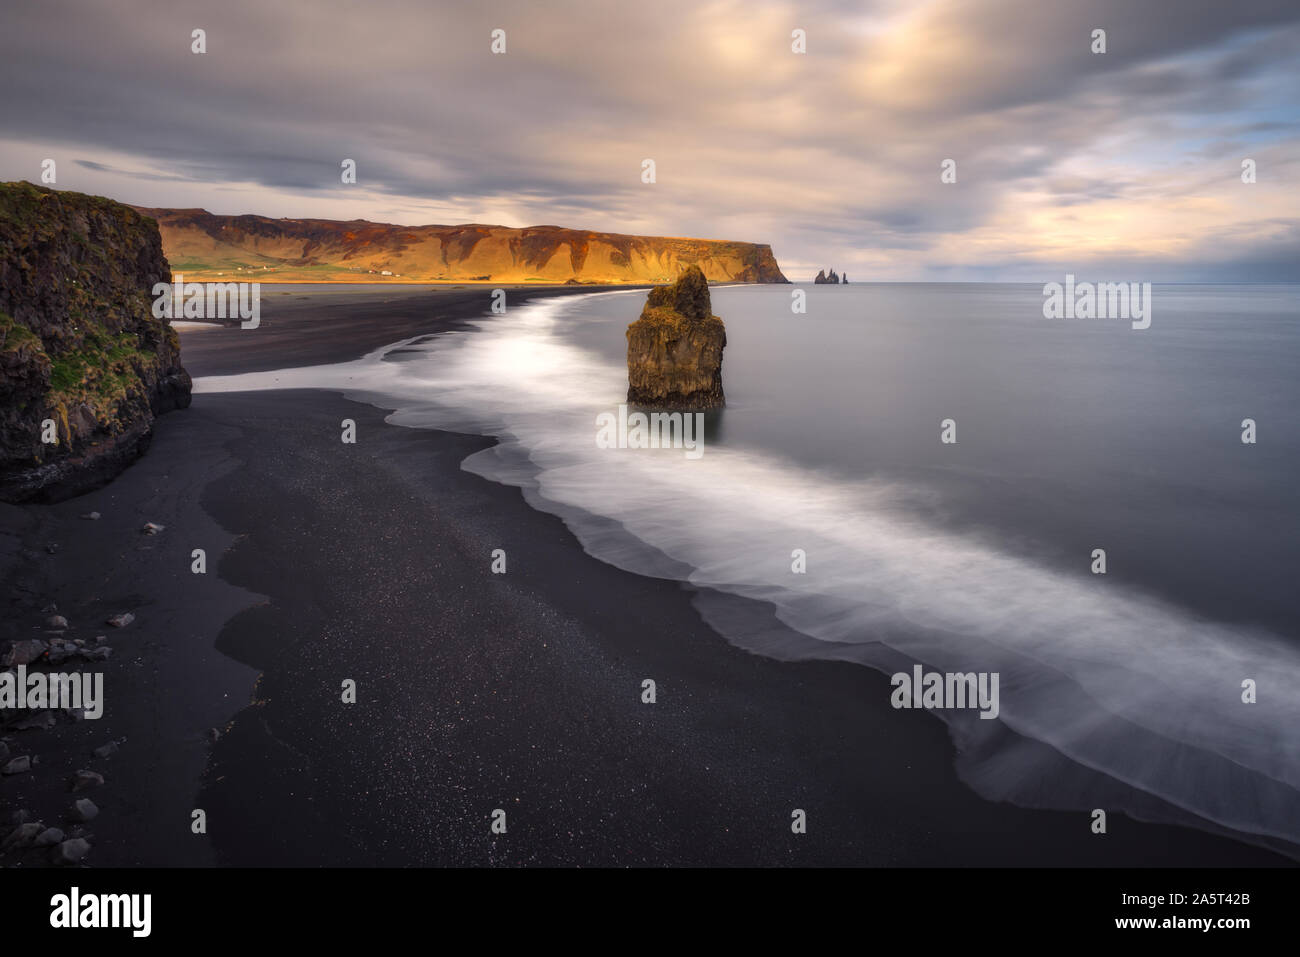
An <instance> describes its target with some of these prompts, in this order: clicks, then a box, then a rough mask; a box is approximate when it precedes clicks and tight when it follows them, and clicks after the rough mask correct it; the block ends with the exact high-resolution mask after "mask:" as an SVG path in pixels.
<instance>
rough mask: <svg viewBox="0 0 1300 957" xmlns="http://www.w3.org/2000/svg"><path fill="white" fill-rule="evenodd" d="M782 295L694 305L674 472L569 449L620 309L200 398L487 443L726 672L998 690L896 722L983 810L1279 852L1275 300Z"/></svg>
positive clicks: (1291, 568)
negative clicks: (307, 392) (693, 354)
mask: <svg viewBox="0 0 1300 957" xmlns="http://www.w3.org/2000/svg"><path fill="white" fill-rule="evenodd" d="M800 288H801V289H802V290H803V291H804V293H806V296H807V300H806V307H807V308H806V312H804V313H802V314H800V313H795V312H792V310H791V301H792V291H793V289H792V287H789V286H732V287H717V288H715V289H714V290H713V311H714V312H715V313H716V314H717V315H719V316H721V317H722V318H723V320H724V321H725V322H726V324H727V335H728V345H727V349H726V353H725V356H724V363H723V382H724V387H725V390H726V394H727V400H728V404H727V407H726V409H724V410H721V411H719V412H716V413H710V414H709V415H708V416H707V417H706V426H705V438H704V450H705V452H704V454H703V455H702V456H699V457H688V456H686V455H684V454H683V451H682V450H680V449H611V448H599V447H598V446H597V443H596V441H595V439H596V434H597V417H598V416H599V415H601V413H607V412H616V411H617V408H618V406H619V404H620V403H621V402H623V400H624V397H625V394H626V388H627V379H626V366H625V349H626V342H625V339H624V330H625V329H626V326H627V324H628V323H629V322H631V321H632V320H633V319H635V318H636V316H637V315H638V313H639V311H640V308H641V304H642V302H643V301H644V296H645V293H644V290H636V291H617V292H600V293H593V294H591V295H585V296H574V297H560V298H554V299H547V300H541V301H536V302H533V303H522V304H517V303H512V304H511V305H510V306H509V309H508V311H507V313H506V314H505V315H502V316H494V315H485V316H484V318H483V319H482V320H480V321H479V322H478V323H477V328H476V329H473V330H470V331H465V332H451V333H444V334H439V335H433V336H427V337H417V338H414V339H410V340H406V341H404V342H401V343H395V344H393V345H392V346H388V347H385V348H383V349H379V350H376V351H375V352H374V353H372V354H370V355H369V356H367V357H366V358H364V359H361V360H358V361H356V362H350V363H343V364H339V365H331V366H316V367H309V368H302V369H294V370H281V371H278V372H274V373H252V374H247V375H241V376H226V377H209V378H205V379H200V380H197V381H196V392H204V391H225V390H242V389H273V388H292V387H312V388H326V389H338V390H342V391H344V392H345V393H347V394H349V395H350V396H353V397H356V398H361V399H365V400H367V401H370V402H373V403H374V404H375V405H378V406H380V407H381V408H385V409H393V410H394V411H393V412H392V414H391V415H390V417H389V421H391V422H393V423H395V424H398V425H403V426H408V427H412V428H438V429H450V430H454V431H461V432H473V433H480V434H486V435H493V436H496V437H498V438H499V440H500V442H499V444H498V445H496V446H495V447H493V448H491V449H488V450H486V451H484V452H481V453H478V454H476V455H474V456H471V457H470V458H469V459H467V460H466V461H465V463H464V465H463V467H464V468H465V469H467V470H469V471H471V472H474V473H477V474H479V475H482V476H484V477H485V478H488V479H490V480H492V481H495V482H501V483H506V484H511V485H516V486H519V487H520V488H521V489H522V490H523V491H524V494H525V495H526V497H527V498H528V501H529V502H530V503H531V504H533V505H534V506H535V507H538V508H541V509H544V510H546V511H549V512H552V513H554V514H557V515H559V516H560V517H561V518H563V519H564V521H565V522H566V524H567V525H568V526H569V528H570V529H571V530H572V531H573V532H574V534H575V535H576V536H577V537H578V538H579V540H580V541H581V542H582V544H583V546H584V548H585V549H586V550H587V551H588V552H589V553H591V554H593V555H595V556H596V557H598V558H600V559H602V560H604V561H607V562H609V563H611V564H614V565H617V566H619V567H622V568H625V569H628V570H631V571H635V572H638V573H641V574H647V575H655V576H659V577H664V578H671V579H677V580H680V581H682V582H683V583H685V584H686V586H688V587H690V588H691V589H693V590H694V593H695V600H696V604H697V607H698V608H699V610H700V612H701V614H702V615H703V616H704V617H705V618H706V619H707V620H708V621H709V622H710V623H711V624H712V625H713V626H714V627H715V628H716V629H717V630H718V631H719V632H720V633H721V634H723V635H724V636H725V637H726V638H727V639H728V640H729V641H732V642H733V643H735V644H737V645H739V646H741V647H744V648H746V649H748V650H750V651H752V652H754V653H756V654H761V655H766V656H770V657H775V658H780V659H786V660H797V659H807V658H831V659H837V660H843V661H848V662H856V663H858V664H860V665H863V666H867V667H872V668H876V669H878V670H880V671H883V672H884V673H886V674H893V673H895V672H903V673H909V674H910V673H911V672H912V670H913V668H914V666H916V665H921V666H923V668H924V669H926V670H935V671H939V672H963V673H965V672H977V673H995V674H997V675H998V676H999V678H1000V682H999V687H1000V703H999V708H998V713H997V718H996V719H995V720H984V719H981V718H980V717H979V714H978V712H977V711H974V710H970V709H967V710H948V711H944V710H939V711H928V712H924V713H922V712H917V720H926V718H925V717H923V714H928V715H931V716H937V717H940V718H942V719H943V720H945V721H946V722H947V723H948V727H949V731H950V734H951V736H952V739H953V741H954V743H955V745H956V748H957V758H956V760H957V767H958V771H959V773H960V775H961V777H962V779H963V780H964V781H965V782H966V783H967V784H968V785H969V786H970V787H972V788H973V789H974V790H975V791H976V792H977V793H979V794H981V795H983V796H984V797H986V798H988V799H990V800H1001V801H1010V802H1013V803H1016V804H1020V805H1023V806H1027V807H1052V808H1067V809H1077V810H1082V811H1091V810H1092V809H1097V808H1100V809H1104V810H1107V811H1108V813H1110V812H1114V811H1120V812H1124V813H1127V814H1129V815H1131V816H1133V817H1136V818H1139V819H1144V820H1159V821H1167V822H1175V823H1182V824H1188V825H1192V826H1196V827H1200V828H1203V829H1206V830H1213V831H1217V832H1220V833H1224V832H1227V833H1233V834H1236V835H1237V836H1239V837H1241V838H1242V839H1244V840H1248V841H1251V842H1255V843H1260V844H1265V845H1268V846H1274V847H1278V848H1280V849H1282V850H1285V851H1286V852H1288V853H1291V854H1292V855H1296V854H1297V851H1296V847H1297V846H1300V627H1298V625H1300V589H1297V588H1296V587H1295V575H1296V570H1297V569H1298V568H1300V487H1298V486H1297V482H1296V477H1297V475H1300V428H1298V427H1297V423H1296V415H1297V410H1298V409H1300V382H1298V381H1297V376H1296V374H1295V370H1296V369H1297V368H1300V325H1298V323H1300V286H1293V285H1276V286H1265V285H1157V286H1155V287H1154V292H1153V299H1152V310H1151V324H1150V327H1149V328H1146V329H1134V328H1132V327H1131V324H1130V323H1129V322H1128V321H1126V320H1119V319H1048V318H1044V315H1043V301H1044V295H1043V290H1042V287H1041V286H1036V285H1011V284H878V285H877V284H855V285H849V286H812V285H808V286H802V287H800ZM485 310H486V296H485ZM1248 419H1249V420H1252V421H1253V423H1254V426H1253V429H1254V438H1255V441H1254V442H1252V443H1247V442H1243V441H1242V437H1243V431H1245V429H1246V428H1247V426H1246V425H1244V424H1243V423H1244V421H1245V420H1248ZM945 429H946V430H947V433H948V435H949V436H950V437H955V441H952V442H944V441H942V440H941V436H942V434H943V432H944V430H945ZM1099 549H1100V550H1104V553H1105V573H1104V574H1097V573H1095V572H1094V569H1096V568H1097V554H1098V552H1097V550H1099ZM796 569H799V570H796ZM635 613H636V612H635V609H629V614H630V615H635ZM863 760H864V761H869V760H870V755H863Z"/></svg>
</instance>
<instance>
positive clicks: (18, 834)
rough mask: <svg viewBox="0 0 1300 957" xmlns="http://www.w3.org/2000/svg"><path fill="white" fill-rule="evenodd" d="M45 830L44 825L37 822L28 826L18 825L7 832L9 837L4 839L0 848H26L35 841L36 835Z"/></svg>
mask: <svg viewBox="0 0 1300 957" xmlns="http://www.w3.org/2000/svg"><path fill="white" fill-rule="evenodd" d="M43 830H45V825H44V824H41V823H39V822H37V821H33V822H32V823H30V824H19V825H18V826H17V827H16V828H14V829H13V830H12V831H10V832H9V836H8V837H6V838H5V839H4V843H3V844H2V845H0V847H27V846H28V845H30V844H31V843H32V841H34V840H36V835H37V834H39V833H41V831H43Z"/></svg>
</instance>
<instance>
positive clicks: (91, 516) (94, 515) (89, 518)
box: [81, 512, 99, 522]
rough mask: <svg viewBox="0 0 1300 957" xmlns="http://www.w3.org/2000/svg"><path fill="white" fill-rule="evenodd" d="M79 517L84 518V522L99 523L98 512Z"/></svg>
mask: <svg viewBox="0 0 1300 957" xmlns="http://www.w3.org/2000/svg"><path fill="white" fill-rule="evenodd" d="M81 517H82V518H84V519H86V521H88V522H97V521H99V513H98V512H87V513H86V514H85V515H83V516H81Z"/></svg>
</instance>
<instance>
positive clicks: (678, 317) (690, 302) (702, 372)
mask: <svg viewBox="0 0 1300 957" xmlns="http://www.w3.org/2000/svg"><path fill="white" fill-rule="evenodd" d="M712 310H713V306H712V302H711V300H710V297H709V284H708V281H707V280H706V279H705V278H704V273H703V272H702V271H701V270H700V268H699V267H698V266H688V267H687V268H686V269H685V270H683V271H682V274H681V276H680V278H678V280H677V281H676V282H675V283H673V284H672V285H671V286H656V287H655V288H654V289H651V290H650V294H649V295H648V296H647V297H646V304H645V308H643V309H642V310H641V316H640V318H639V319H637V321H636V322H634V323H632V324H631V325H630V326H628V327H627V385H628V388H627V401H628V403H629V404H631V405H638V406H642V407H645V408H649V409H664V410H668V411H683V410H689V411H696V410H702V409H716V408H721V407H722V406H723V405H725V404H726V400H725V398H724V396H723V393H722V350H723V349H724V348H726V345H727V330H726V327H725V326H724V325H723V324H722V320H721V319H719V318H718V317H717V316H715V315H713V311H712Z"/></svg>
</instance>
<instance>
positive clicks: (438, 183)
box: [0, 0, 1300, 279]
mask: <svg viewBox="0 0 1300 957" xmlns="http://www.w3.org/2000/svg"><path fill="white" fill-rule="evenodd" d="M13 6H15V5H11V7H13ZM4 16H5V24H4V27H5V28H4V30H3V31H0V62H2V63H3V64H4V66H3V67H0V69H2V70H3V75H4V80H5V87H6V96H5V98H4V100H3V102H2V103H0V118H2V119H3V123H0V131H3V132H0V173H3V175H4V177H5V178H10V179H12V178H35V177H36V176H37V175H38V172H39V163H40V160H41V159H42V158H44V157H46V156H53V157H56V158H62V157H67V158H68V159H69V160H70V162H68V163H63V162H61V163H60V174H61V175H60V181H59V185H60V186H61V187H64V188H71V189H86V190H90V191H95V192H102V193H105V194H108V195H113V196H115V197H117V198H120V199H123V200H125V201H128V202H134V203H139V204H143V205H150V206H161V205H175V206H206V207H208V208H210V209H213V210H214V211H217V212H229V213H242V212H258V213H263V214H266V215H273V216H304V217H306V216H311V217H321V218H347V219H350V218H358V217H366V218H372V219H383V218H388V219H397V220H398V221H401V222H406V223H420V222H466V221H478V222H494V221H495V222H504V223H507V224H509V225H529V224H533V223H538V222H552V223H560V224H563V225H572V226H579V227H589V228H593V229H606V230H612V231H623V232H650V233H658V234H672V235H694V236H711V237H718V238H731V239H745V240H753V241H759V242H770V243H772V244H773V247H774V249H775V251H776V253H777V256H778V258H779V259H780V260H781V262H782V264H783V265H784V266H786V268H787V272H788V273H789V274H793V275H795V276H800V275H802V274H803V273H805V272H807V273H808V274H809V275H811V273H812V272H815V271H816V269H817V268H818V267H819V266H823V265H828V264H830V265H835V266H837V268H841V269H845V268H847V269H849V270H850V272H853V273H855V274H856V275H859V276H861V277H862V278H863V279H867V278H882V279H921V278H928V277H931V276H938V275H942V276H945V277H957V278H961V277H963V276H970V277H979V278H990V277H996V276H999V275H1004V276H1006V277H1007V278H1024V275H1023V274H1022V273H1019V272H1016V270H1024V269H1029V270H1032V269H1034V268H1037V267H1036V266H1035V264H1036V263H1047V262H1053V263H1055V262H1056V261H1057V258H1058V257H1060V256H1070V255H1073V256H1075V257H1077V258H1078V259H1079V260H1080V265H1081V266H1082V265H1084V264H1085V262H1084V261H1087V262H1095V263H1102V262H1112V263H1115V264H1119V265H1123V264H1125V263H1134V264H1137V263H1148V264H1150V263H1157V264H1159V265H1160V266H1161V268H1162V269H1164V268H1170V269H1174V270H1176V269H1177V268H1179V267H1180V263H1181V264H1182V265H1183V267H1184V268H1186V269H1188V270H1191V269H1204V268H1207V267H1206V264H1207V263H1209V264H1214V263H1218V264H1219V266H1217V267H1216V269H1218V270H1219V271H1220V272H1221V271H1222V270H1223V269H1229V270H1230V269H1231V268H1234V264H1236V266H1237V267H1238V268H1245V267H1242V266H1241V263H1242V262H1252V261H1254V262H1268V263H1277V264H1278V266H1277V267H1276V268H1277V275H1275V276H1274V278H1296V277H1295V275H1294V263H1293V262H1291V263H1288V262H1287V260H1286V259H1285V257H1284V256H1283V255H1281V254H1282V253H1283V252H1285V247H1284V245H1283V240H1282V239H1281V238H1279V234H1278V233H1277V232H1276V231H1270V230H1258V231H1257V235H1256V237H1255V239H1253V240H1252V239H1251V238H1250V236H1251V228H1250V227H1251V224H1252V223H1254V222H1257V221H1258V220H1259V219H1260V217H1261V216H1263V215H1265V214H1267V215H1268V216H1269V217H1270V219H1271V220H1281V221H1282V222H1284V223H1290V224H1294V223H1296V222H1300V200H1297V199H1296V198H1295V197H1296V190H1294V188H1293V186H1292V184H1293V183H1294V182H1295V176H1296V173H1297V172H1300V170H1297V169H1296V166H1295V163H1294V161H1292V160H1291V157H1293V156H1296V155H1297V150H1296V146H1297V144H1298V142H1300V122H1298V120H1297V110H1296V107H1295V106H1294V104H1295V103H1297V102H1300V80H1298V76H1300V71H1297V70H1296V69H1295V66H1294V64H1295V63H1296V62H1297V61H1298V60H1300V8H1297V7H1296V5H1295V4H1294V3H1293V2H1266V0H1243V2H1237V3H1233V4H1222V3H1210V2H1188V0H1162V2H1147V3H1142V4H1133V3H1130V2H1127V0H1099V2H1095V3H1075V2H1062V3H1050V4H1044V3H1041V2H1038V0H982V2H979V3H966V2H942V3H940V2H926V3H906V4H904V3H899V2H894V0H880V2H875V3H861V2H856V3H849V2H844V3H836V2H820V3H798V4H796V3H786V2H779V0H778V2H740V0H713V2H704V3H698V2H692V3H688V2H676V0H668V2H664V3H660V4H653V5H642V4H618V5H593V4H591V3H586V2H578V0H556V2H548V3H547V4H535V3H495V4H491V5H484V4H473V5H470V4H450V3H444V4H429V3H421V2H415V0H411V2H397V0H374V2H370V3H367V4H350V3H342V2H325V3H321V2H314V0H313V2H307V0H280V2H277V3H275V4H266V3H263V2H258V0H230V2H227V3H223V4H221V5H219V6H218V5H212V4H207V3H195V2H187V0H181V2H177V3H172V4H168V5H167V6H166V7H164V8H159V7H158V6H157V5H155V4H152V3H147V2H144V0H120V2H117V3H115V4H112V5H87V4H76V3H70V2H66V0H47V2H45V3H42V4H29V5H21V6H17V8H16V9H7V10H6V12H5V14H4ZM497 27H500V28H502V29H505V30H506V32H507V50H508V52H507V53H506V54H505V55H504V56H494V55H492V54H491V53H490V51H489V34H490V31H491V30H492V29H494V28H497ZM796 27H798V28H801V29H804V30H805V31H807V35H808V53H807V54H806V55H803V56H799V55H795V54H793V53H791V52H790V34H791V31H792V30H793V29H794V28H796ZM1096 27H1101V28H1104V29H1105V30H1106V31H1107V52H1106V53H1105V54H1104V55H1095V54H1093V53H1091V52H1090V49H1089V45H1090V35H1091V31H1092V29H1094V28H1096ZM195 28H203V29H204V30H206V31H207V49H208V52H207V53H205V54H202V55H196V54H193V53H191V52H190V34H191V31H192V30H193V29H195ZM1247 150H1249V151H1250V152H1249V153H1246V152H1245V151H1247ZM1246 155H1249V156H1251V158H1254V159H1256V160H1257V162H1258V163H1259V168H1260V177H1259V182H1258V183H1256V184H1254V185H1251V186H1246V185H1245V184H1242V183H1241V182H1240V178H1239V170H1240V161H1241V159H1242V158H1243V157H1244V156H1246ZM345 158H351V159H355V160H356V161H357V164H358V171H359V182H358V184H357V185H356V186H344V185H343V184H342V183H341V181H340V177H339V168H340V162H341V161H342V160H343V159H345ZM645 158H653V159H654V160H655V161H656V164H657V168H658V182H657V183H656V184H654V185H653V186H647V185H645V184H642V183H641V181H640V178H639V176H640V167H641V161H642V160H643V159H645ZM946 158H952V159H955V160H956V161H957V169H958V179H957V183H955V184H952V185H944V184H941V183H940V182H939V164H940V162H941V161H942V160H944V159H946ZM1193 247H1195V248H1196V249H1198V250H1204V251H1205V258H1204V259H1203V260H1196V261H1193V260H1192V259H1190V258H1187V257H1188V255H1189V253H1188V250H1189V249H1191V248H1193ZM1216 250H1218V251H1219V252H1218V253H1217V254H1216ZM1252 256H1253V257H1254V259H1253V260H1252V259H1251V257H1252ZM1232 257H1240V258H1232ZM1251 271H1252V273H1254V272H1257V271H1258V269H1257V267H1253V266H1252V267H1251ZM1188 278H1195V277H1194V276H1189V277H1188Z"/></svg>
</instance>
